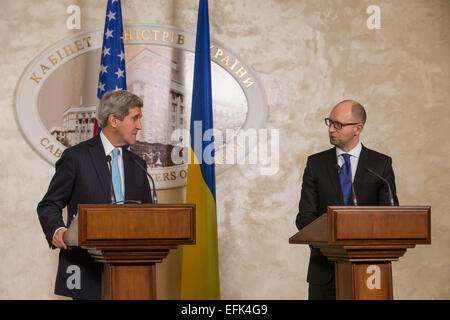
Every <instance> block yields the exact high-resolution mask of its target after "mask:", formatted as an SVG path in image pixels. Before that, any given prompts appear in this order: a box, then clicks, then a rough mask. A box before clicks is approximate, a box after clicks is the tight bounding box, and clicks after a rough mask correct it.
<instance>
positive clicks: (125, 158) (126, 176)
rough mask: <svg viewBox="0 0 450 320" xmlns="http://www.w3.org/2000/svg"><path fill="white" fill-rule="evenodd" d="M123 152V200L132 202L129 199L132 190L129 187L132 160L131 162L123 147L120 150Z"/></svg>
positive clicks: (130, 186) (127, 152)
mask: <svg viewBox="0 0 450 320" xmlns="http://www.w3.org/2000/svg"><path fill="white" fill-rule="evenodd" d="M122 150H123V158H122V159H123V174H124V177H123V178H124V184H125V198H124V200H133V199H130V192H131V190H132V188H133V186H132V185H131V183H132V181H133V179H132V178H131V177H132V174H133V160H131V156H130V152H129V151H128V150H126V149H125V147H124V148H123V149H122Z"/></svg>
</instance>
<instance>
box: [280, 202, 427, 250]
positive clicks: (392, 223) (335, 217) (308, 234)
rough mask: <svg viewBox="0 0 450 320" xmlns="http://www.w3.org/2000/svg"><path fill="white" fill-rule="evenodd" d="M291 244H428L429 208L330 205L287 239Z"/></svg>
mask: <svg viewBox="0 0 450 320" xmlns="http://www.w3.org/2000/svg"><path fill="white" fill-rule="evenodd" d="M289 243H293V244H309V245H313V246H314V245H316V246H324V245H328V246H340V245H352V246H356V245H415V244H430V243H431V208H430V206H395V207H391V206H356V207H355V206H329V207H328V212H327V214H323V215H321V216H320V217H319V218H317V219H316V220H314V221H313V222H311V223H310V224H309V225H307V226H306V227H304V228H303V229H302V230H300V231H299V232H298V233H296V234H295V235H294V236H292V237H291V238H290V239H289Z"/></svg>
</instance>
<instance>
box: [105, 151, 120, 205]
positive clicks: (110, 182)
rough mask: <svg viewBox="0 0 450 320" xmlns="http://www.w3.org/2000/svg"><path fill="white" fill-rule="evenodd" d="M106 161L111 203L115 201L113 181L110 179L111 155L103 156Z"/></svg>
mask: <svg viewBox="0 0 450 320" xmlns="http://www.w3.org/2000/svg"><path fill="white" fill-rule="evenodd" d="M105 159H106V162H107V163H108V168H109V185H110V189H111V203H112V204H114V203H116V202H117V201H116V194H115V193H114V188H113V181H112V170H111V160H112V159H111V156H110V155H107V156H106V157H105Z"/></svg>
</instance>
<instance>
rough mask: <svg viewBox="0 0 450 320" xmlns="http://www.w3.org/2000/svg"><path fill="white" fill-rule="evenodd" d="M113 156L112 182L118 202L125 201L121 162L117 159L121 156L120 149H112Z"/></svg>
mask: <svg viewBox="0 0 450 320" xmlns="http://www.w3.org/2000/svg"><path fill="white" fill-rule="evenodd" d="M112 154H113V158H112V162H111V174H112V183H113V189H114V194H115V196H116V202H118V203H121V202H123V193H122V180H121V179H120V171H119V162H118V161H117V157H118V156H119V149H117V148H116V149H114V150H113V151H112Z"/></svg>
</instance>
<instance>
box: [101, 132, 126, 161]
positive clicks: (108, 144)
mask: <svg viewBox="0 0 450 320" xmlns="http://www.w3.org/2000/svg"><path fill="white" fill-rule="evenodd" d="M100 139H101V140H102V144H103V149H105V156H107V155H110V154H111V152H112V151H113V150H114V149H116V147H114V146H113V145H112V143H111V142H109V140H108V138H107V137H106V136H105V135H104V134H103V131H100ZM117 149H119V156H120V155H121V154H122V148H117Z"/></svg>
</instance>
